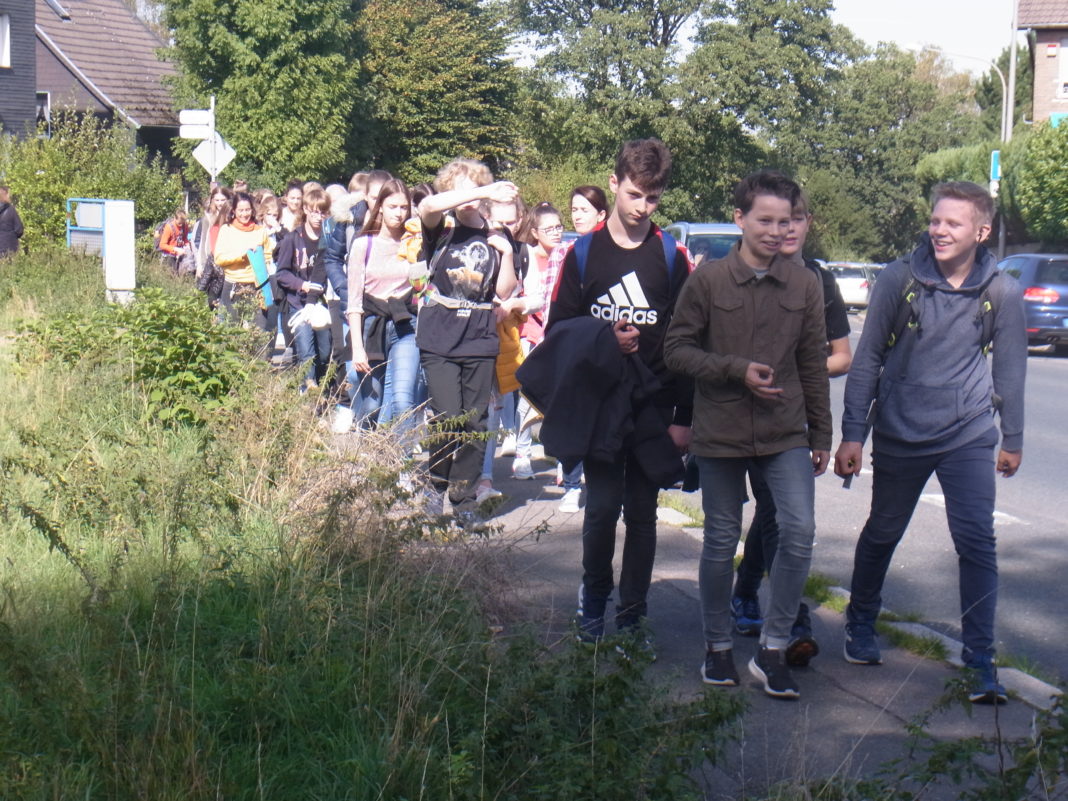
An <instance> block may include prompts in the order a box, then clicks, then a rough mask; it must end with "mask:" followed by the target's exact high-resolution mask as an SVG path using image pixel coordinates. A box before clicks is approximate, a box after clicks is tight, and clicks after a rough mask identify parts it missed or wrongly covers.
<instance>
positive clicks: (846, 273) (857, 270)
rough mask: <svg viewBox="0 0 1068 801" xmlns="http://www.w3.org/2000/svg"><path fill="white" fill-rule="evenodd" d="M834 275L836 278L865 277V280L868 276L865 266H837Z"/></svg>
mask: <svg viewBox="0 0 1068 801" xmlns="http://www.w3.org/2000/svg"><path fill="white" fill-rule="evenodd" d="M834 275H835V277H836V278H863V279H865V280H866V279H867V277H868V274H867V273H866V272H865V271H864V268H863V267H835V268H834Z"/></svg>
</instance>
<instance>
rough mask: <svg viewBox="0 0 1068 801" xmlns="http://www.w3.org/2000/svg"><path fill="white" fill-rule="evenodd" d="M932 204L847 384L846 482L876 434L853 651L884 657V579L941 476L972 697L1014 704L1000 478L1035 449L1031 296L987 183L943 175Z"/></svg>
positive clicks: (867, 328)
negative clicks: (999, 552) (997, 659)
mask: <svg viewBox="0 0 1068 801" xmlns="http://www.w3.org/2000/svg"><path fill="white" fill-rule="evenodd" d="M931 201H932V211H931V218H930V224H929V226H928V229H927V233H926V234H924V235H923V236H922V237H921V239H920V243H919V246H918V247H917V248H916V250H914V251H913V252H912V254H911V255H910V256H908V257H905V258H903V259H899V260H898V261H896V262H894V263H893V264H891V265H890V266H888V267H887V268H886V269H885V270H884V271H883V274H882V276H881V277H880V278H879V281H878V283H877V284H876V285H875V289H874V290H873V291H872V297H871V303H870V305H869V307H868V312H867V319H866V321H865V324H864V333H863V335H862V336H861V339H860V343H859V345H858V346H857V353H856V356H855V357H854V359H853V366H852V370H851V371H850V373H849V379H848V381H847V382H846V388H845V410H844V412H843V415H842V443H841V445H840V446H839V448H838V451H837V453H836V454H835V464H834V471H835V473H837V474H838V475H839V476H842V477H844V478H847V479H849V478H851V477H852V476H854V475H858V474H859V473H860V469H861V461H862V448H863V445H864V440H865V439H866V438H867V434H868V431H869V430H871V431H872V432H873V435H872V451H873V457H872V468H873V483H872V501H871V512H870V515H869V517H868V521H867V523H866V524H865V525H864V529H863V530H862V531H861V533H860V538H859V540H858V542H857V547H856V553H855V556H854V562H853V582H852V587H851V593H850V602H849V606H848V608H847V610H846V621H847V622H846V642H845V658H846V660H847V661H848V662H851V663H853V664H858V665H878V664H881V661H882V657H881V654H880V652H879V646H878V643H877V641H876V638H875V620H876V618H877V617H878V615H879V609H880V606H881V601H882V599H881V591H882V586H883V580H884V579H885V577H886V572H887V569H888V568H889V566H890V560H891V558H892V557H893V554H894V549H895V547H896V546H897V543H898V542H899V541H900V540H901V537H902V536H903V535H904V533H905V529H906V527H907V526H908V523H909V519H910V518H911V516H912V512H913V510H914V509H915V507H916V503H917V501H918V500H919V497H920V493H921V492H922V491H923V488H924V485H925V484H926V483H927V480H928V478H930V476H931V474H932V473H935V474H936V475H937V476H938V480H939V483H940V484H941V486H942V493H943V494H944V496H945V499H946V514H947V517H948V519H949V531H950V535H951V536H952V538H953V544H954V546H955V548H956V550H957V554H958V557H959V564H960V603H961V628H962V635H963V637H962V638H963V641H964V648H963V652H962V654H961V659H962V660H963V662H964V664H965V667H966V668H969V669H970V671H969V681H970V692H969V698H970V700H971V701H973V702H976V703H1004V702H1005V700H1006V695H1005V690H1004V688H1003V687H1002V686H1001V684H999V683H998V680H997V670H996V667H995V665H994V613H995V607H996V604H997V579H998V573H997V556H996V552H995V546H994V494H995V489H994V475H995V470H996V471H997V472H998V473H1001V474H1002V475H1003V476H1005V477H1006V478H1007V477H1009V476H1012V475H1013V474H1015V473H1016V471H1017V469H1018V468H1019V466H1020V460H1021V457H1022V455H1023V413H1024V412H1023V410H1024V376H1025V372H1026V368H1027V334H1026V331H1025V328H1024V311H1023V296H1022V292H1021V289H1020V287H1019V285H1018V284H1017V283H1016V281H1015V280H1014V279H1013V278H1012V277H1011V276H1009V275H1007V274H1005V273H1002V272H999V271H998V269H997V265H996V263H995V258H994V255H993V254H992V253H990V252H989V251H988V250H987V249H986V248H985V247H982V242H983V241H984V240H985V239H986V238H987V236H988V235H989V234H990V225H991V221H992V219H993V215H994V202H993V200H992V199H991V198H990V195H989V194H988V193H987V191H986V190H985V189H983V188H982V187H981V186H978V185H977V184H973V183H968V182H953V183H945V184H939V185H937V186H936V187H935V188H934V190H933V192H932V198H931ZM991 348H992V351H993V356H992V359H991V360H990V362H989V363H988V361H987V357H986V356H987V351H988V350H990V349H991ZM995 413H998V414H999V415H1000V428H1001V437H1000V439H1001V449H1000V452H999V453H998V455H997V458H996V459H995V456H994V449H995V447H996V446H997V444H998V438H999V437H998V430H997V428H996V427H995V424H994V417H995Z"/></svg>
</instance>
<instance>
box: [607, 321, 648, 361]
mask: <svg viewBox="0 0 1068 801" xmlns="http://www.w3.org/2000/svg"><path fill="white" fill-rule="evenodd" d="M612 331H613V332H614V333H615V335H616V342H618V343H619V351H620V353H623V354H628V353H637V352H638V336H639V334H640V333H641V332H640V331H638V327H637V326H634V325H631V324H630V320H616V322H614V323H612Z"/></svg>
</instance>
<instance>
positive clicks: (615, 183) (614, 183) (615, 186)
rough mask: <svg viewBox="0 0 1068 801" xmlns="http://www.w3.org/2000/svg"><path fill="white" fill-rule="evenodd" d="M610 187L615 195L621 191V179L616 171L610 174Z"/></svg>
mask: <svg viewBox="0 0 1068 801" xmlns="http://www.w3.org/2000/svg"><path fill="white" fill-rule="evenodd" d="M608 188H609V189H610V190H612V194H613V195H614V194H617V193H618V192H619V179H618V178H617V177H616V174H615V173H612V174H611V175H609V176H608Z"/></svg>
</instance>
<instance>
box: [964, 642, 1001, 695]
mask: <svg viewBox="0 0 1068 801" xmlns="http://www.w3.org/2000/svg"><path fill="white" fill-rule="evenodd" d="M965 657H966V658H965V662H964V669H965V671H966V673H967V681H968V700H969V701H971V702H972V703H973V704H1006V703H1008V701H1009V695H1008V693H1007V692H1005V688H1004V687H1003V686H1002V685H1001V683H1000V682H999V681H998V668H997V665H996V664H995V663H994V656H993V654H989V653H987V654H968V653H966V654H965Z"/></svg>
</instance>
